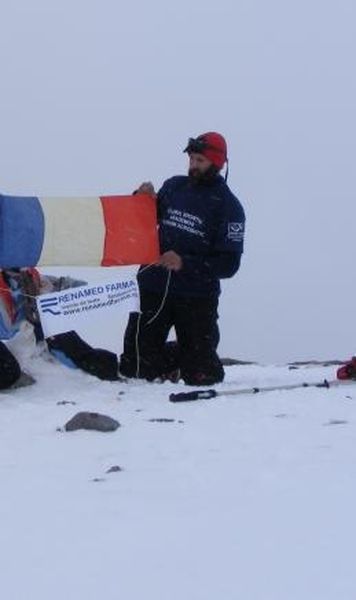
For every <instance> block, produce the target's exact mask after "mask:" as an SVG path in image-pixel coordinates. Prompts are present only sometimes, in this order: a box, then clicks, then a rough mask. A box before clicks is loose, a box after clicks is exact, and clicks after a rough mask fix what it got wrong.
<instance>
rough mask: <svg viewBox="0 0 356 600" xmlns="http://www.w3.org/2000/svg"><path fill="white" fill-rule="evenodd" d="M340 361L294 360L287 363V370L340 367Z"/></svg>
mask: <svg viewBox="0 0 356 600" xmlns="http://www.w3.org/2000/svg"><path fill="white" fill-rule="evenodd" d="M342 364H343V362H342V360H296V361H294V362H291V363H288V365H289V368H292V369H298V368H299V367H308V366H309V367H333V366H334V365H342Z"/></svg>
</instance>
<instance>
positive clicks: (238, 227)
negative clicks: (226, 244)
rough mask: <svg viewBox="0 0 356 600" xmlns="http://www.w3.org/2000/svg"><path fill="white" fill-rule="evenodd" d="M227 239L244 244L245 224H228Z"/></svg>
mask: <svg viewBox="0 0 356 600" xmlns="http://www.w3.org/2000/svg"><path fill="white" fill-rule="evenodd" d="M227 237H228V239H229V240H231V241H232V242H242V240H243V239H244V224H243V223H228V224H227Z"/></svg>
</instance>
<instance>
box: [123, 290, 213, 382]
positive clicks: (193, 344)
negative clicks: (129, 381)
mask: <svg viewBox="0 0 356 600" xmlns="http://www.w3.org/2000/svg"><path fill="white" fill-rule="evenodd" d="M161 302H162V296H161V295H160V294H155V293H152V292H148V291H146V290H141V314H138V313H131V315H130V317H129V322H128V324H127V328H126V332H125V337H124V349H123V354H122V355H121V358H120V374H122V375H124V376H126V377H140V378H144V379H147V380H149V381H153V380H154V379H156V378H162V379H165V378H166V376H167V375H168V374H169V373H170V372H171V371H173V370H175V369H180V374H181V377H182V379H183V380H184V382H185V383H186V384H188V385H212V384H214V383H217V382H219V381H222V380H223V379H224V369H223V366H222V364H221V361H220V359H219V357H218V355H217V352H216V349H217V346H218V343H219V337H220V336H219V328H218V324H217V321H218V311H217V308H218V298H216V297H203V298H200V297H185V296H175V295H170V294H168V296H167V298H166V300H165V302H164V305H163V307H162V309H161V310H160V312H159V313H158V311H159V308H160V305H161ZM157 313H158V314H157ZM172 327H174V329H175V333H176V338H177V344H172V343H168V344H167V338H168V334H169V331H170V329H171V328H172Z"/></svg>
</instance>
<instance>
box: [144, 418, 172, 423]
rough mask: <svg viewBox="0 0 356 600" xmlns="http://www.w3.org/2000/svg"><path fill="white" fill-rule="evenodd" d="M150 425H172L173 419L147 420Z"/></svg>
mask: <svg viewBox="0 0 356 600" xmlns="http://www.w3.org/2000/svg"><path fill="white" fill-rule="evenodd" d="M147 420H148V421H149V422H150V423H174V421H175V419H166V418H165V417H160V418H156V419H147Z"/></svg>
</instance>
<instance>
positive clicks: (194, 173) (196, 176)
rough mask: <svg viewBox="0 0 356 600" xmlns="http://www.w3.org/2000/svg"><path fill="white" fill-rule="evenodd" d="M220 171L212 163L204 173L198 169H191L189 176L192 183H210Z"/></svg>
mask: <svg viewBox="0 0 356 600" xmlns="http://www.w3.org/2000/svg"><path fill="white" fill-rule="evenodd" d="M218 173H219V170H218V169H217V168H216V167H214V165H211V166H210V167H209V169H207V170H206V171H205V172H204V173H201V172H200V171H199V170H198V169H189V171H188V177H189V179H190V181H191V182H192V183H194V184H196V185H198V184H200V183H210V182H211V181H212V180H213V179H214V178H215V177H216V175H217V174H218Z"/></svg>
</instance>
